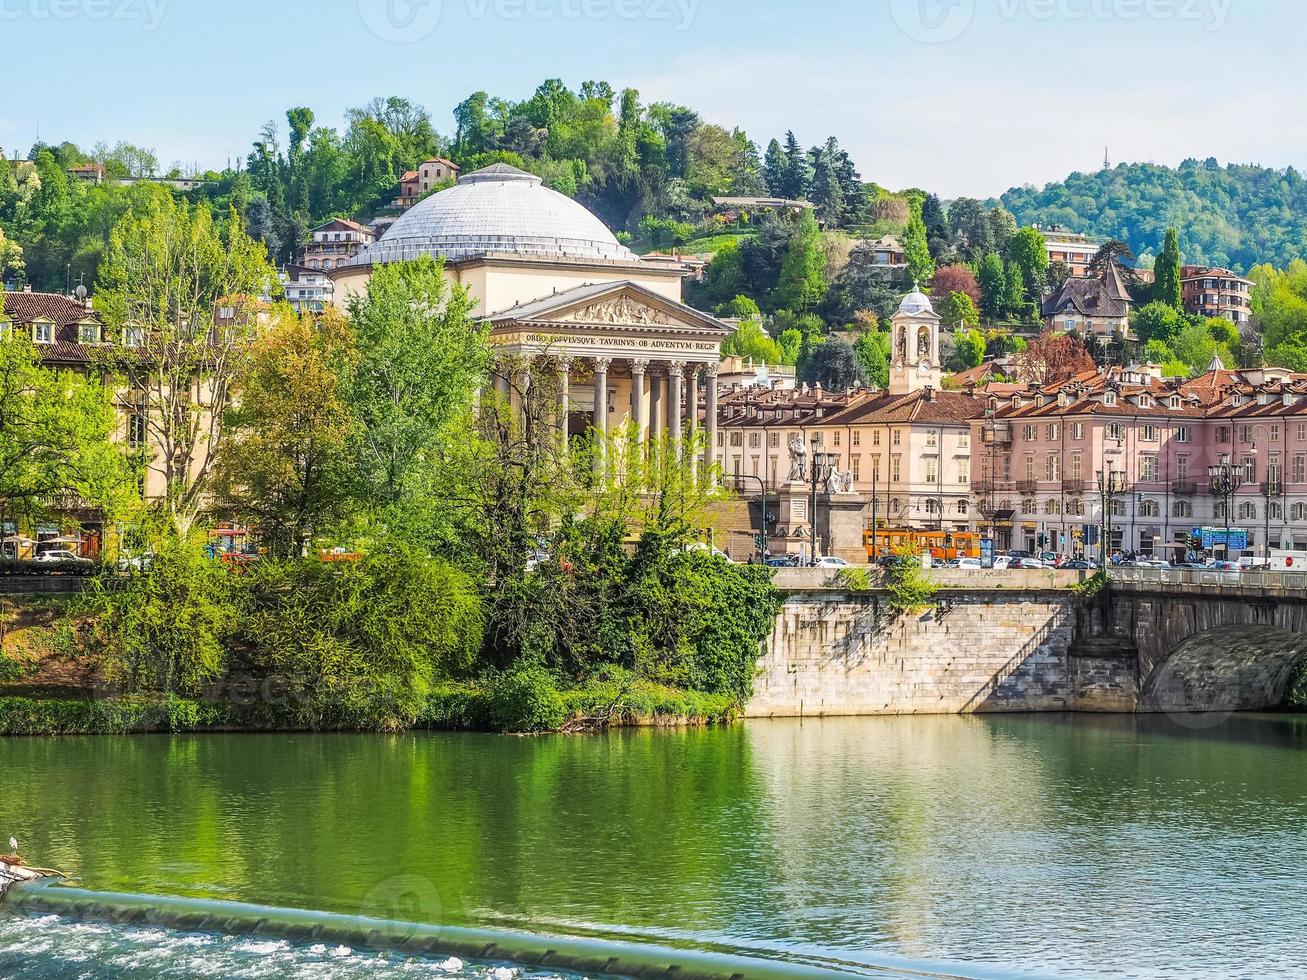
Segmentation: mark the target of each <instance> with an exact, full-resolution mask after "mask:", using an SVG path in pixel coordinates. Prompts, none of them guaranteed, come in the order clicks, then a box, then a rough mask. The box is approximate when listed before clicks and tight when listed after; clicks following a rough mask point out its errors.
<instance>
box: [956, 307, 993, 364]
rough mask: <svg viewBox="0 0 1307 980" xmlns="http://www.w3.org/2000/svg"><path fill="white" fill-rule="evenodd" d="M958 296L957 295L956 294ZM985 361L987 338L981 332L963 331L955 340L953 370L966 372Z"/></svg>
mask: <svg viewBox="0 0 1307 980" xmlns="http://www.w3.org/2000/svg"><path fill="white" fill-rule="evenodd" d="M954 295H957V294H954ZM984 361H985V337H984V335H983V334H982V333H981V332H980V331H979V330H962V331H960V332H959V333H958V334H957V335H956V336H955V338H954V346H953V368H954V370H956V371H966V370H969V369H970V368H974V367H980V365H981V364H983V363H984Z"/></svg>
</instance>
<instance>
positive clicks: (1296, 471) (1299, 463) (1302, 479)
mask: <svg viewBox="0 0 1307 980" xmlns="http://www.w3.org/2000/svg"><path fill="white" fill-rule="evenodd" d="M1293 482H1294V483H1307V456H1295V457H1294V458H1293Z"/></svg>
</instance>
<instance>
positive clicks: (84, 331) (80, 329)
mask: <svg viewBox="0 0 1307 980" xmlns="http://www.w3.org/2000/svg"><path fill="white" fill-rule="evenodd" d="M77 341H78V343H82V344H98V343H99V342H100V325H99V324H98V323H79V324H78V325H77Z"/></svg>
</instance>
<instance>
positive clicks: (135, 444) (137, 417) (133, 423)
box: [127, 412, 145, 449]
mask: <svg viewBox="0 0 1307 980" xmlns="http://www.w3.org/2000/svg"><path fill="white" fill-rule="evenodd" d="M127 445H129V446H131V447H132V448H133V449H139V448H140V447H141V446H143V445H145V416H144V415H142V414H141V413H140V412H133V413H132V414H131V415H129V416H127Z"/></svg>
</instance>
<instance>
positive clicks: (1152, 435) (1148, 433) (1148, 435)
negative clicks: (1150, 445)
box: [1143, 425, 1157, 442]
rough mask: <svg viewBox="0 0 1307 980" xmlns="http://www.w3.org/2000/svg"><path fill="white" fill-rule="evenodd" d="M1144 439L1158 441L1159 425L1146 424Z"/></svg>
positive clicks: (1145, 440)
mask: <svg viewBox="0 0 1307 980" xmlns="http://www.w3.org/2000/svg"><path fill="white" fill-rule="evenodd" d="M1143 440H1144V442H1156V441H1157V426H1155V425H1145V426H1144V432H1143Z"/></svg>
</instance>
